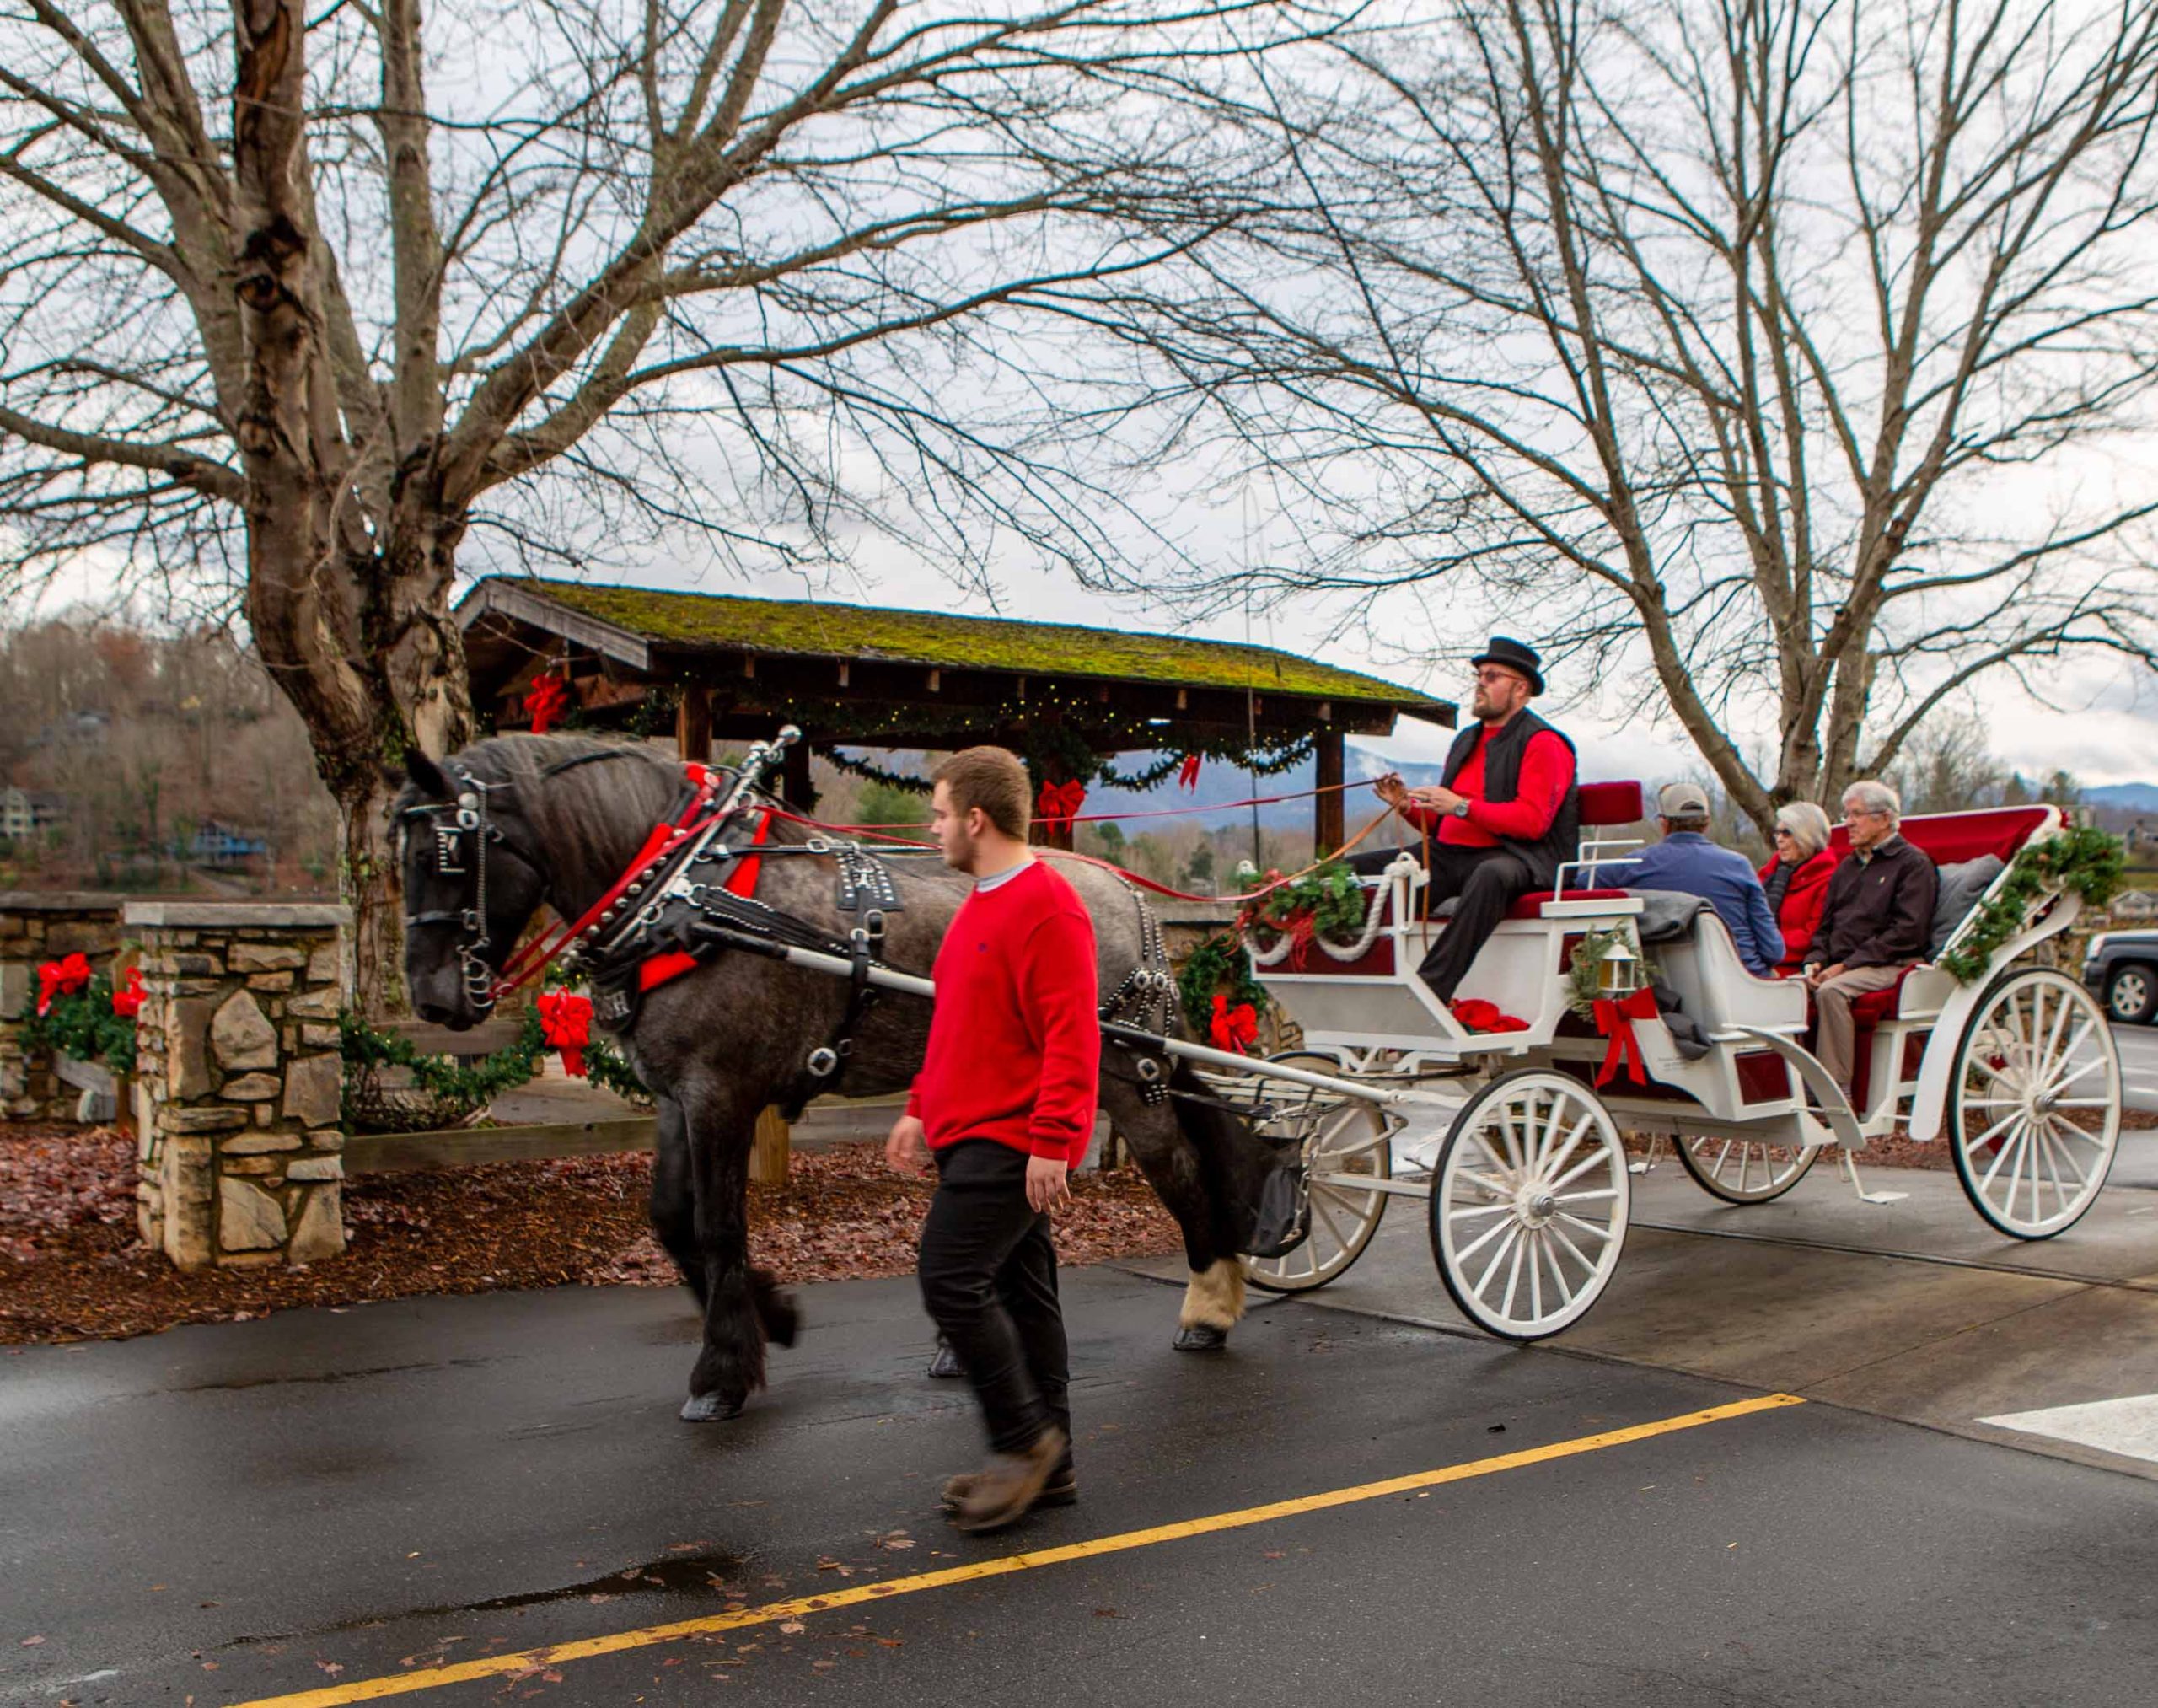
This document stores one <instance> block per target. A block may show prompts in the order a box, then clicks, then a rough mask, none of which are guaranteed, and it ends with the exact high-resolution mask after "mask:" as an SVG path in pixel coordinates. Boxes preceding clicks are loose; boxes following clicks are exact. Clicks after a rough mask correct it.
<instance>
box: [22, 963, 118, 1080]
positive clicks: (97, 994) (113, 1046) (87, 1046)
mask: <svg viewBox="0 0 2158 1708" xmlns="http://www.w3.org/2000/svg"><path fill="white" fill-rule="evenodd" d="M22 1039H23V1042H24V1043H25V1044H27V1045H32V1046H34V1047H35V1048H38V1049H41V1050H51V1051H52V1052H53V1053H54V1054H55V1055H72V1056H73V1057H74V1058H75V1060H76V1061H102V1062H103V1063H105V1066H107V1067H109V1068H110V1069H111V1070H112V1071H113V1072H115V1073H132V1072H134V1071H135V1021H134V1018H133V1017H132V1015H122V1014H115V1013H114V1012H112V975H110V973H99V974H96V975H94V976H93V977H92V978H91V980H90V982H89V984H87V985H85V986H83V988H82V989H81V990H79V991H70V992H69V993H68V994H67V995H66V996H56V997H54V998H53V999H52V1007H51V1008H49V1009H48V1010H46V1012H45V1013H43V1014H32V1015H31V1016H30V1018H28V1019H26V1020H24V1022H23V1030H22Z"/></svg>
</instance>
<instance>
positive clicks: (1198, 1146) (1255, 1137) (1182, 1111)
mask: <svg viewBox="0 0 2158 1708" xmlns="http://www.w3.org/2000/svg"><path fill="white" fill-rule="evenodd" d="M1172 1062H1173V1065H1172V1066H1171V1068H1170V1070H1169V1093H1170V1096H1169V1106H1170V1108H1171V1109H1173V1110H1174V1111H1175V1114H1176V1120H1177V1126H1178V1130H1179V1131H1181V1132H1182V1133H1183V1134H1184V1137H1185V1138H1186V1139H1188V1140H1189V1141H1191V1145H1192V1147H1193V1148H1194V1150H1196V1151H1197V1152H1198V1153H1199V1157H1200V1168H1202V1169H1203V1170H1204V1172H1205V1175H1206V1179H1207V1185H1208V1187H1209V1190H1208V1193H1207V1197H1208V1200H1209V1201H1210V1202H1211V1204H1212V1206H1214V1221H1215V1224H1216V1226H1215V1230H1214V1231H1215V1234H1216V1239H1217V1241H1218V1242H1219V1244H1220V1247H1221V1250H1223V1251H1224V1252H1225V1253H1226V1252H1248V1253H1249V1254H1252V1255H1253V1256H1254V1257H1275V1256H1279V1255H1280V1253H1281V1252H1283V1251H1285V1250H1286V1249H1289V1247H1290V1246H1291V1245H1293V1244H1295V1243H1296V1239H1297V1238H1298V1236H1299V1235H1300V1234H1301V1233H1302V1203H1301V1200H1302V1192H1301V1190H1299V1183H1298V1181H1297V1179H1296V1166H1297V1159H1296V1153H1295V1152H1294V1150H1293V1149H1288V1150H1287V1151H1286V1154H1284V1152H1285V1147H1281V1146H1279V1145H1277V1144H1275V1142H1274V1141H1272V1140H1270V1139H1269V1138H1267V1137H1266V1136H1265V1135H1264V1134H1263V1133H1262V1132H1261V1131H1259V1128H1258V1127H1257V1126H1256V1125H1253V1121H1252V1120H1251V1118H1250V1117H1249V1116H1248V1115H1247V1114H1244V1113H1243V1112H1242V1111H1241V1110H1239V1109H1235V1108H1233V1107H1232V1106H1231V1105H1230V1104H1227V1102H1225V1101H1224V1100H1223V1099H1222V1098H1219V1097H1217V1096H1216V1094H1215V1093H1212V1092H1211V1091H1210V1090H1209V1089H1208V1088H1207V1087H1206V1085H1205V1082H1202V1081H1201V1080H1200V1077H1199V1075H1198V1073H1197V1072H1195V1071H1194V1069H1193V1067H1192V1066H1191V1064H1190V1063H1189V1062H1188V1061H1182V1060H1179V1059H1176V1058H1172Z"/></svg>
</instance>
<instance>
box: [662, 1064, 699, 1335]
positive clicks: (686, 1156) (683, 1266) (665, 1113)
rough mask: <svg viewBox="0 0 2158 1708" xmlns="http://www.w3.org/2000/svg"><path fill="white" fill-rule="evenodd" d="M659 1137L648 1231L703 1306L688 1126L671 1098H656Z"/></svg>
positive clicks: (687, 1120)
mask: <svg viewBox="0 0 2158 1708" xmlns="http://www.w3.org/2000/svg"><path fill="white" fill-rule="evenodd" d="M656 1101H657V1103H658V1116H659V1135H658V1148H657V1151H656V1153H655V1154H654V1156H653V1157H652V1233H653V1234H654V1235H655V1236H656V1237H657V1238H658V1241H659V1243H660V1244H661V1245H662V1246H663V1247H664V1248H665V1249H666V1251H667V1254H668V1256H669V1257H671V1258H673V1259H674V1267H675V1268H677V1269H679V1270H681V1271H682V1281H683V1283H684V1285H685V1286H687V1287H688V1288H689V1289H690V1292H692V1293H694V1294H695V1295H696V1299H697V1304H698V1307H699V1308H700V1309H701V1308H703V1306H704V1303H705V1298H706V1293H705V1265H704V1258H703V1255H702V1254H701V1249H700V1247H699V1246H698V1244H697V1196H696V1182H695V1175H694V1174H693V1173H692V1172H691V1168H690V1123H689V1119H688V1117H687V1116H685V1115H684V1114H683V1113H682V1105H681V1104H679V1103H677V1102H675V1100H674V1098H671V1097H663V1098H658V1099H656Z"/></svg>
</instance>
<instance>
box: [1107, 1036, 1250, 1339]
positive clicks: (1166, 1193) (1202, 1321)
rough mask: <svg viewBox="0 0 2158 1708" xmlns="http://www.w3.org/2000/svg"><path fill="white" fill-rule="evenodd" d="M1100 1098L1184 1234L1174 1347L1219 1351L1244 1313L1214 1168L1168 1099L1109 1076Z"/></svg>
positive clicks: (1228, 1218) (1226, 1209)
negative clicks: (1151, 1097)
mask: <svg viewBox="0 0 2158 1708" xmlns="http://www.w3.org/2000/svg"><path fill="white" fill-rule="evenodd" d="M1101 1102H1102V1107H1103V1109H1106V1110H1108V1111H1109V1119H1110V1120H1112V1121H1114V1123H1115V1124H1116V1128H1117V1131H1119V1132H1120V1133H1122V1134H1123V1135H1124V1137H1125V1141H1126V1142H1127V1143H1128V1144H1130V1147H1131V1153H1132V1155H1133V1156H1134V1157H1136V1158H1137V1160H1138V1163H1139V1167H1140V1169H1141V1172H1142V1173H1143V1174H1145V1175H1146V1180H1147V1184H1150V1185H1151V1186H1152V1187H1153V1189H1154V1191H1155V1193H1156V1195H1157V1196H1158V1197H1159V1198H1160V1199H1161V1200H1162V1204H1163V1205H1164V1206H1167V1208H1168V1212H1169V1214H1170V1215H1172V1216H1173V1217H1176V1220H1177V1227H1178V1230H1179V1231H1180V1232H1181V1233H1183V1235H1184V1264H1185V1266H1186V1267H1187V1268H1188V1269H1189V1271H1190V1279H1189V1281H1187V1282H1186V1283H1185V1285H1184V1306H1183V1308H1182V1309H1181V1310H1180V1311H1179V1312H1178V1316H1177V1337H1176V1340H1175V1341H1174V1343H1173V1344H1174V1345H1175V1346H1176V1349H1177V1350H1178V1351H1179V1352H1213V1351H1220V1350H1221V1348H1222V1347H1223V1346H1225V1345H1227V1344H1228V1340H1229V1330H1230V1329H1232V1328H1234V1327H1235V1326H1236V1325H1237V1319H1238V1318H1240V1317H1242V1316H1243V1313H1244V1271H1243V1265H1242V1264H1241V1263H1239V1262H1238V1261H1237V1249H1236V1234H1235V1232H1234V1221H1233V1217H1232V1213H1231V1211H1230V1206H1227V1204H1226V1203H1224V1202H1223V1201H1222V1197H1223V1190H1224V1189H1223V1186H1222V1184H1221V1179H1220V1172H1219V1170H1218V1169H1217V1168H1216V1167H1214V1166H1213V1165H1212V1163H1211V1159H1210V1158H1209V1157H1206V1156H1205V1154H1204V1153H1203V1152H1202V1151H1201V1148H1200V1146H1199V1145H1198V1144H1197V1143H1195V1142H1194V1141H1193V1139H1192V1137H1191V1136H1189V1135H1188V1134H1187V1133H1186V1132H1185V1131H1184V1126H1183V1125H1182V1123H1181V1122H1180V1121H1179V1120H1178V1111H1177V1106H1176V1105H1175V1104H1173V1103H1170V1102H1168V1101H1164V1102H1161V1103H1154V1104H1150V1103H1148V1102H1146V1100H1145V1099H1144V1098H1141V1096H1140V1095H1139V1088H1138V1087H1137V1086H1136V1085H1134V1084H1132V1083H1130V1082H1127V1081H1125V1080H1123V1079H1121V1078H1118V1077H1109V1076H1104V1077H1103V1081H1102V1090H1101Z"/></svg>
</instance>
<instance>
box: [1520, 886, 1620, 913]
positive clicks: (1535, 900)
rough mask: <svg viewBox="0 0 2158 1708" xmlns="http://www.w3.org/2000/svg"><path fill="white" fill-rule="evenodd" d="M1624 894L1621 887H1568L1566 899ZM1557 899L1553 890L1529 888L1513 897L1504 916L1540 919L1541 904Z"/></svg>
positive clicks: (1606, 898) (1616, 897)
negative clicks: (1511, 903)
mask: <svg viewBox="0 0 2158 1708" xmlns="http://www.w3.org/2000/svg"><path fill="white" fill-rule="evenodd" d="M1625 894H1626V892H1625V891H1624V890H1623V889H1570V890H1568V891H1567V892H1566V900H1569V901H1616V900H1624V898H1625ZM1558 899H1559V897H1558V894H1557V892H1556V891H1554V890H1549V889H1532V890H1529V891H1528V892H1527V893H1526V894H1522V895H1517V896H1516V897H1515V898H1514V905H1512V906H1511V907H1510V908H1508V909H1507V910H1506V917H1507V918H1508V919H1541V918H1543V904H1544V903H1545V902H1547V901H1556V900H1558Z"/></svg>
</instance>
